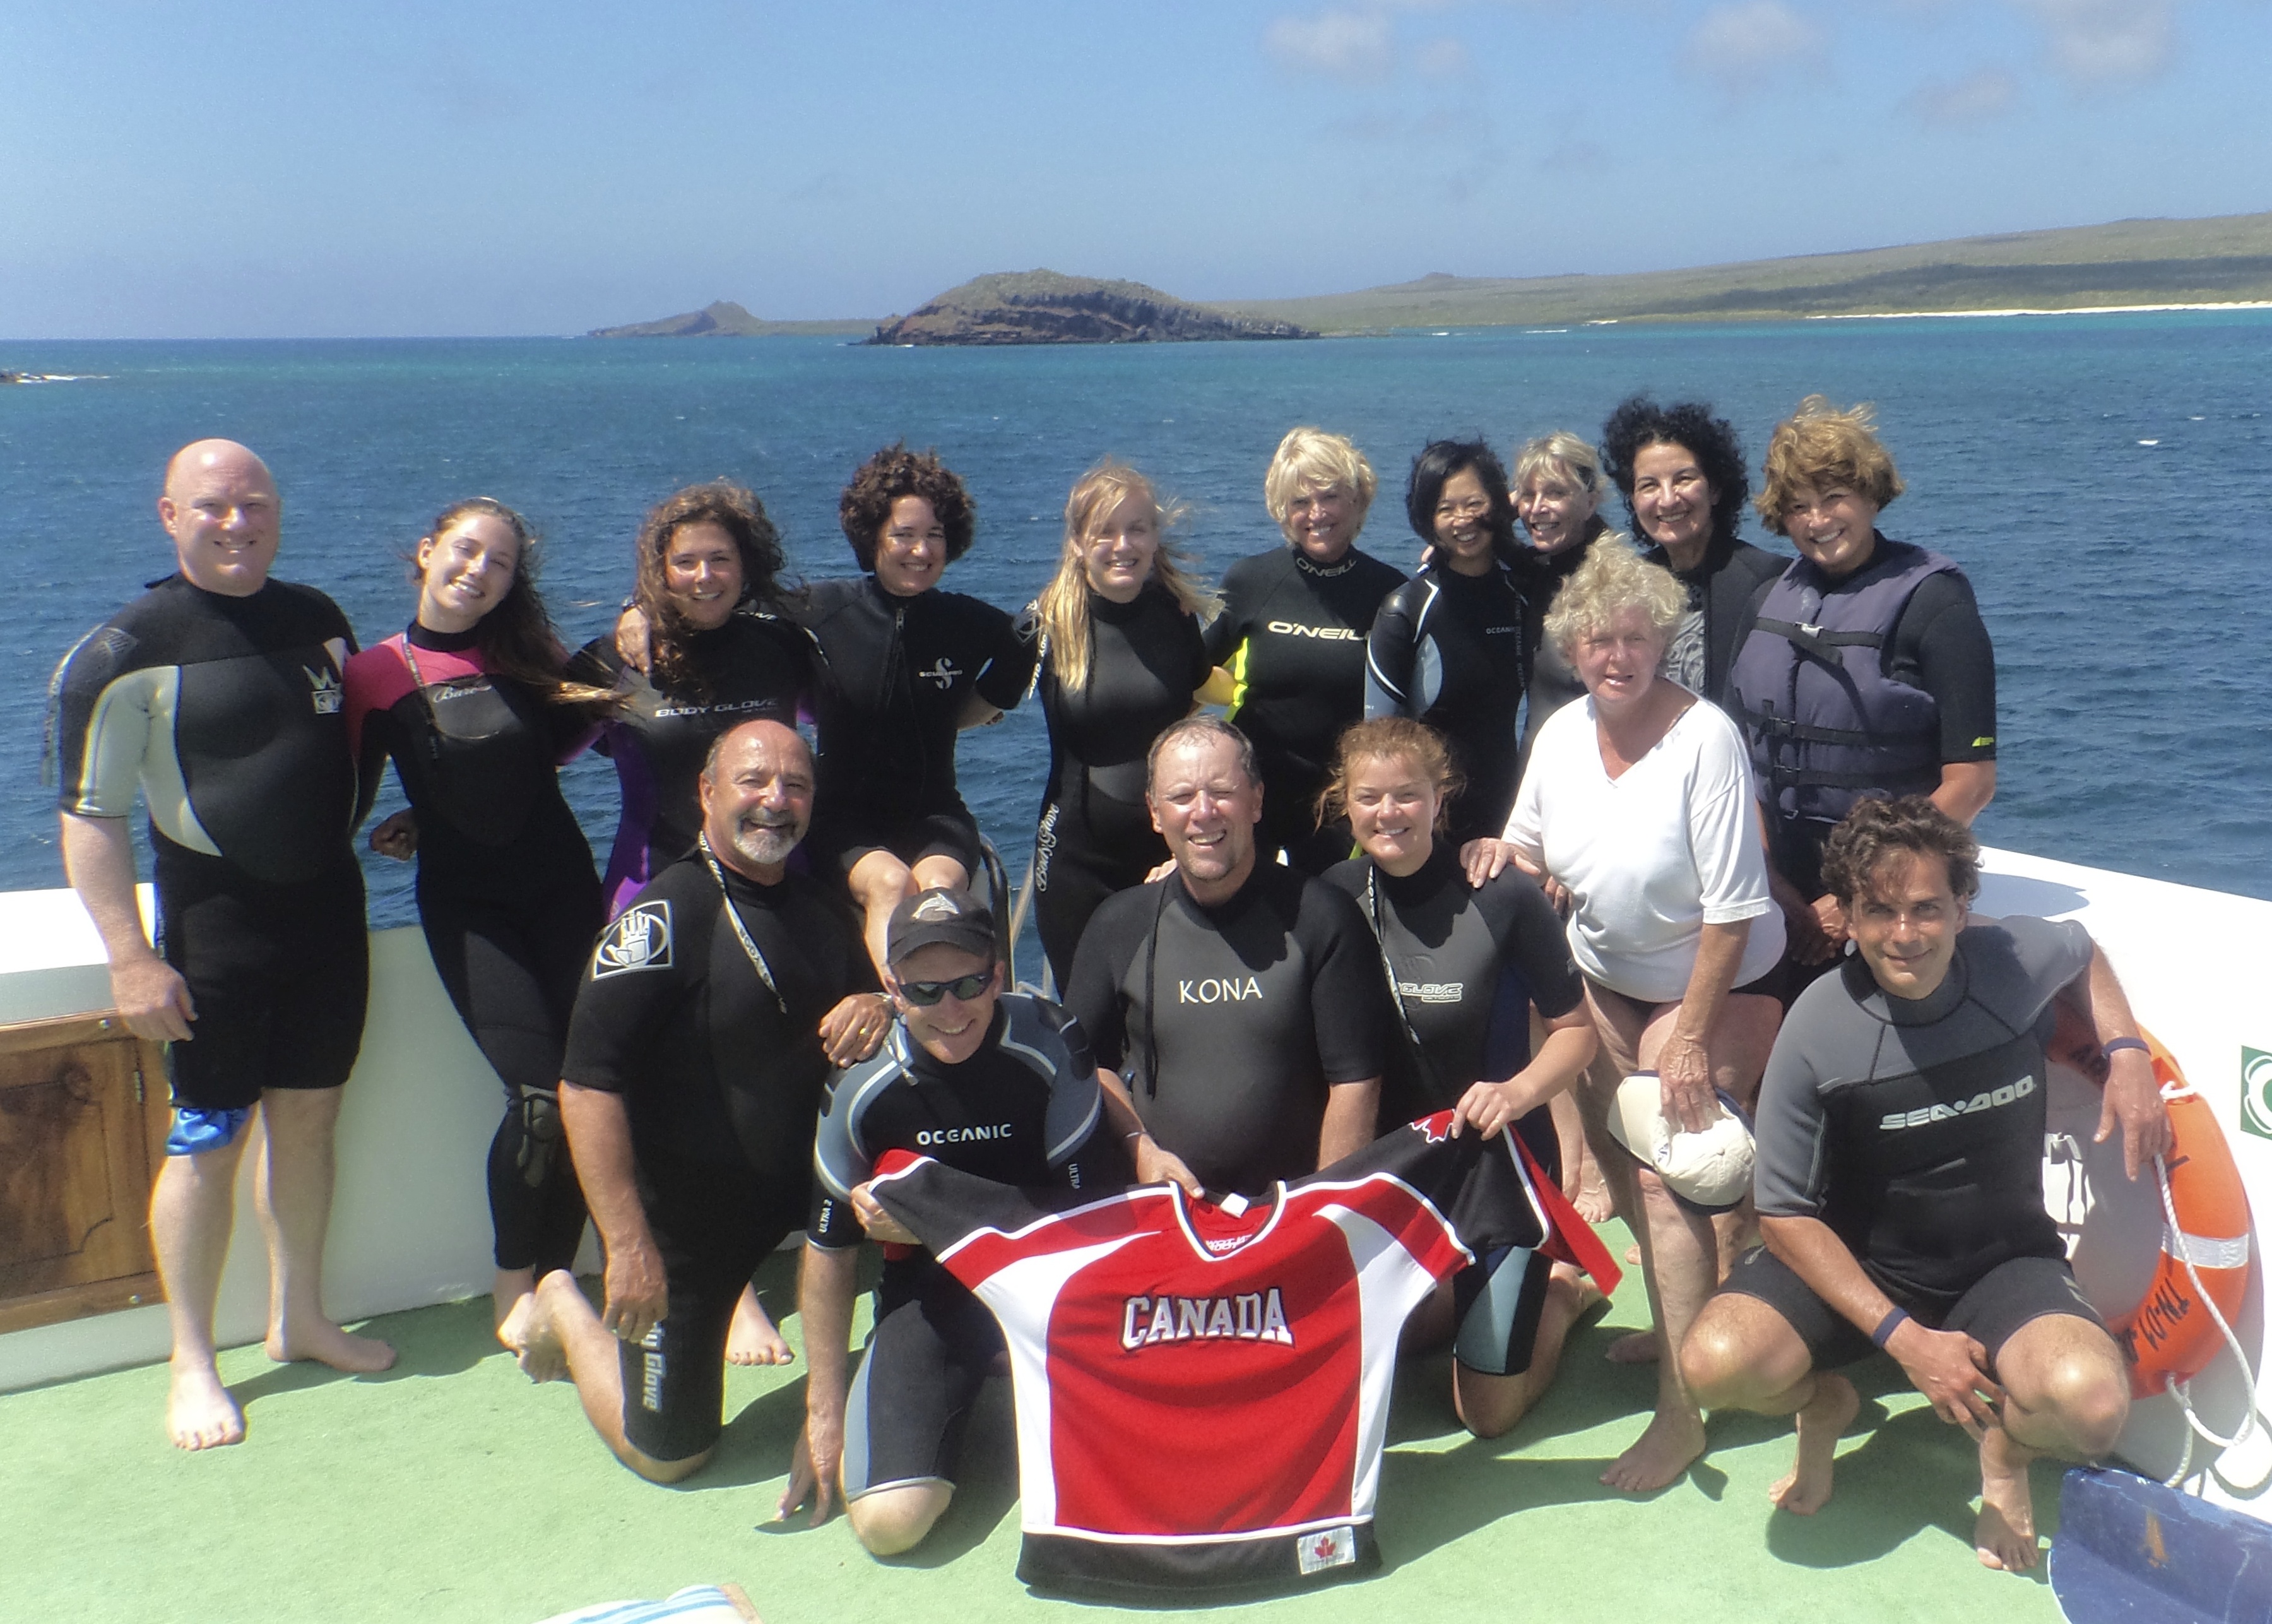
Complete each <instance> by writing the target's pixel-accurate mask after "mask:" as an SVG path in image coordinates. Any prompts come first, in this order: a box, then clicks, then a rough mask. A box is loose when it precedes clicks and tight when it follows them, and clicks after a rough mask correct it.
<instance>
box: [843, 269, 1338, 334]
mask: <svg viewBox="0 0 2272 1624" xmlns="http://www.w3.org/2000/svg"><path fill="white" fill-rule="evenodd" d="M1317 336H1318V335H1317V334H1316V333H1313V332H1312V331H1311V330H1310V329H1309V328H1307V327H1302V326H1296V325H1295V324H1294V323H1292V322H1290V321H1281V320H1276V319H1273V318H1267V317H1254V316H1239V315H1233V314H1231V313H1230V312H1229V311H1219V310H1214V309H1212V308H1210V307H1208V306H1207V305H1204V304H1192V303H1188V302H1187V301H1185V300H1183V299H1178V298H1177V297H1176V296H1174V295H1172V294H1165V293H1162V292H1161V291H1160V290H1159V289H1158V288H1147V287H1146V286H1144V284H1143V283H1141V282H1123V281H1098V280H1097V279H1096V278H1095V277H1088V276H1065V275H1061V274H1059V273H1058V272H1055V271H1026V272H1021V273H1020V272H1000V273H995V274H993V275H990V276H981V277H978V278H976V279H975V281H968V282H965V283H963V284H962V286H960V288H949V289H948V290H947V291H946V292H945V293H943V294H940V295H939V296H938V297H937V298H935V299H933V300H931V301H930V303H927V304H925V305H924V306H923V308H922V309H920V310H918V311H914V312H913V313H912V314H909V315H906V316H900V317H894V318H893V319H892V320H890V321H887V322H885V323H883V324H881V325H880V326H878V327H877V329H876V335H875V336H874V337H873V338H871V339H870V340H869V341H868V342H870V343H871V344H1145V343H1154V344H1157V343H1190V342H1194V341H1208V340H1222V339H1312V338H1315V337H1317Z"/></svg>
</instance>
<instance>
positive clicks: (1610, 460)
mask: <svg viewBox="0 0 2272 1624" xmlns="http://www.w3.org/2000/svg"><path fill="white" fill-rule="evenodd" d="M1602 456H1603V461H1604V462H1605V463H1607V465H1608V468H1609V474H1610V477H1611V479H1612V480H1615V481H1616V482H1617V487H1618V490H1619V491H1620V492H1621V493H1622V494H1623V495H1624V497H1625V499H1626V511H1627V512H1628V513H1631V514H1632V515H1633V536H1634V539H1635V540H1636V541H1638V542H1640V543H1641V544H1642V554H1641V556H1642V557H1643V558H1647V559H1648V561H1649V562H1650V563H1651V564H1661V565H1663V566H1664V567H1665V568H1666V569H1669V570H1670V571H1671V572H1672V573H1673V574H1674V575H1675V576H1676V577H1678V580H1679V581H1680V584H1681V585H1682V586H1683V587H1685V588H1686V589H1687V592H1688V612H1687V613H1686V614H1685V616H1683V617H1681V621H1680V625H1678V627H1677V628H1676V629H1675V630H1674V632H1673V635H1672V641H1671V646H1670V647H1668V648H1667V649H1666V650H1665V655H1664V675H1665V676H1667V677H1670V678H1671V679H1672V680H1673V681H1674V682H1677V683H1678V684H1679V685H1681V686H1682V687H1684V688H1685V689H1687V690H1688V691H1689V692H1692V693H1697V694H1701V695H1702V696H1703V697H1704V698H1706V699H1708V700H1711V701H1712V702H1713V703H1714V704H1715V705H1722V706H1723V708H1724V702H1725V700H1726V699H1727V686H1728V671H1729V668H1730V666H1731V665H1733V663H1734V662H1735V657H1736V648H1737V646H1738V644H1739V643H1741V642H1742V641H1743V640H1744V635H1745V632H1748V631H1749V630H1750V628H1751V623H1752V610H1753V607H1754V604H1755V601H1756V600H1757V599H1758V598H1759V596H1760V595H1761V594H1762V593H1763V592H1764V591H1765V590H1766V589H1767V585H1768V582H1769V581H1771V580H1774V579H1775V577H1776V576H1777V575H1780V574H1781V573H1782V568H1783V565H1785V564H1787V563H1789V562H1790V560H1789V559H1787V558H1777V557H1776V556H1775V554H1774V553H1771V552H1768V551H1766V550H1763V549H1761V548H1758V547H1754V546H1753V545H1752V544H1751V543H1749V542H1746V541H1744V540H1743V539H1741V538H1740V537H1739V536H1738V535H1737V534H1736V529H1737V527H1738V525H1739V524H1740V523H1741V522H1742V519H1743V512H1744V502H1745V498H1748V497H1749V496H1750V495H1751V492H1752V482H1751V478H1750V476H1749V475H1747V474H1745V471H1744V448H1743V445H1742V443H1741V442H1740V441H1738V439H1737V438H1736V430H1735V429H1734V428H1733V427H1732V426H1731V425H1730V423H1729V422H1728V420H1727V419H1726V418H1724V417H1715V416H1714V415H1712V408H1710V407H1709V406H1707V405H1705V404H1703V403H1702V402H1701V401H1698V400H1683V401H1680V402H1678V404H1676V405H1672V406H1659V405H1658V404H1657V403H1656V402H1655V401H1654V400H1650V399H1649V398H1648V396H1647V395H1638V394H1637V395H1633V396H1631V397H1629V398H1628V399H1626V400H1624V401H1623V402H1621V403H1620V404H1619V405H1618V408H1617V409H1616V410H1615V411H1613V412H1611V414H1610V416H1609V421H1608V422H1606V423H1603V425H1602Z"/></svg>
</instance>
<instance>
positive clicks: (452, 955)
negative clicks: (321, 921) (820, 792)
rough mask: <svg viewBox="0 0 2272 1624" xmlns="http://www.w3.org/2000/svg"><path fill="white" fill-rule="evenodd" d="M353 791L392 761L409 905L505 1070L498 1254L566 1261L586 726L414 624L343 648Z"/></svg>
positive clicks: (485, 1054) (495, 1198)
mask: <svg viewBox="0 0 2272 1624" xmlns="http://www.w3.org/2000/svg"><path fill="white" fill-rule="evenodd" d="M347 698H348V704H347V710H348V730H349V733H350V735H351V737H353V740H354V743H355V751H356V756H357V760H358V761H359V762H360V764H361V768H362V772H361V777H362V809H363V810H364V811H365V812H368V809H369V807H370V801H371V799H372V798H373V797H375V796H376V795H377V791H378V783H379V774H380V771H381V768H382V766H383V764H384V761H385V759H386V758H388V757H392V759H393V761H394V770H395V775H396V776H397V777H398V778H400V780H401V782H402V789H403V793H404V794H405V795H406V796H407V797H408V798H409V801H410V805H411V807H412V809H413V810H414V811H415V812H416V813H417V817H418V880H417V894H418V917H419V923H420V924H421V925H422V926H423V928H424V931H425V934H426V946H427V948H428V950H429V951H430V953H431V954H432V955H433V959H434V968H435V970H436V971H437V974H438V975H439V976H440V977H441V980H442V985H443V987H444V988H445V990H446V991H447V992H448V993H449V995H450V1001H451V1003H452V1005H454V1006H455V1007H456V1008H457V1011H458V1014H459V1018H460V1019H461V1020H463V1021H464V1022H465V1023H466V1027H467V1030H468V1031H470V1032H471V1033H472V1034H473V1037H474V1041H475V1043H476V1044H479V1045H480V1047H481V1051H482V1058H483V1059H487V1060H488V1061H489V1063H490V1066H491V1067H492V1068H494V1069H495V1070H496V1072H497V1076H498V1078H499V1080H500V1081H503V1082H504V1088H505V1094H506V1098H507V1108H506V1111H505V1116H504V1121H503V1122H502V1123H501V1124H500V1125H499V1126H498V1128H497V1134H496V1136H495V1138H494V1139H493V1140H492V1141H490V1160H489V1188H490V1217H491V1220H492V1223H493V1224H494V1226H495V1231H496V1240H497V1267H498V1268H499V1269H535V1270H537V1271H538V1272H539V1273H540V1274H542V1273H545V1272H549V1270H551V1269H565V1268H567V1267H568V1266H569V1264H570V1263H571V1262H572V1261H574V1258H575V1254H576V1249H577V1246H578V1245H579V1242H580V1241H581V1239H582V1236H583V1230H584V1202H583V1195H582V1192H581V1191H580V1189H579V1187H578V1186H577V1182H576V1174H575V1170H574V1168H573V1167H572V1166H571V1165H570V1164H569V1161H568V1157H567V1156H566V1154H565V1152H564V1150H563V1149H562V1148H561V1128H560V1123H559V1117H558V1104H557V1094H556V1090H557V1087H558V1084H559V1081H560V1065H561V1057H562V1054H563V1052H564V1049H565V1045H566V1043H567V1033H568V1020H569V1014H570V1012H571V1011H572V1009H573V1008H574V1007H575V1001H576V986H577V983H578V982H579V980H580V979H581V977H582V975H583V969H584V961H585V958H586V956H587V954H589V953H590V951H591V944H592V937H593V935H594V932H597V931H598V930H599V928H600V924H601V922H602V919H603V917H605V916H604V911H603V908H602V900H601V893H600V879H599V876H598V875H597V874H596V873H594V872H593V868H592V851H591V848H590V847H589V846H588V845H587V844H586V842H585V840H584V832H583V830H582V829H581V828H580V827H578V825H577V822H576V819H575V814H573V813H572V812H570V811H569V810H568V803H567V801H566V800H565V799H564V797H562V795H561V793H560V777H559V772H558V766H557V764H558V763H559V761H560V760H563V759H564V758H566V757H568V756H571V755H572V754H574V753H575V752H577V751H579V750H580V749H581V748H582V747H583V745H584V744H585V742H586V741H587V739H588V738H589V737H591V734H592V732H593V727H592V724H591V723H590V722H588V721H587V720H586V718H585V717H584V716H583V715H581V714H580V713H579V712H578V711H577V710H575V709H573V708H572V707H566V706H561V705H555V704H551V703H549V702H548V701H547V700H546V699H545V698H544V696H542V695H541V694H539V693H536V692H532V691H531V690H530V689H529V688H528V687H527V685H524V684H521V683H519V682H516V681H514V680H513V679H512V678H511V677H504V676H503V675H501V674H499V673H497V672H493V671H491V670H490V669H489V668H488V665H487V663H486V662H485V661H484V660H483V659H482V655H481V651H480V631H479V628H478V627H476V628H475V629H472V630H469V631H466V632H436V631H433V630H431V629H430V628H428V627H426V626H422V625H418V624H416V623H415V622H414V623H413V624H412V625H410V627H409V628H408V629H407V631H405V632H400V633H398V634H397V635H395V636H393V637H390V638H388V639H387V640H385V642H383V643H379V644H377V645H376V646H374V647H370V648H366V649H364V650H363V651H362V653H360V654H358V655H355V657H354V658H353V659H351V660H349V661H348V668H347Z"/></svg>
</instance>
